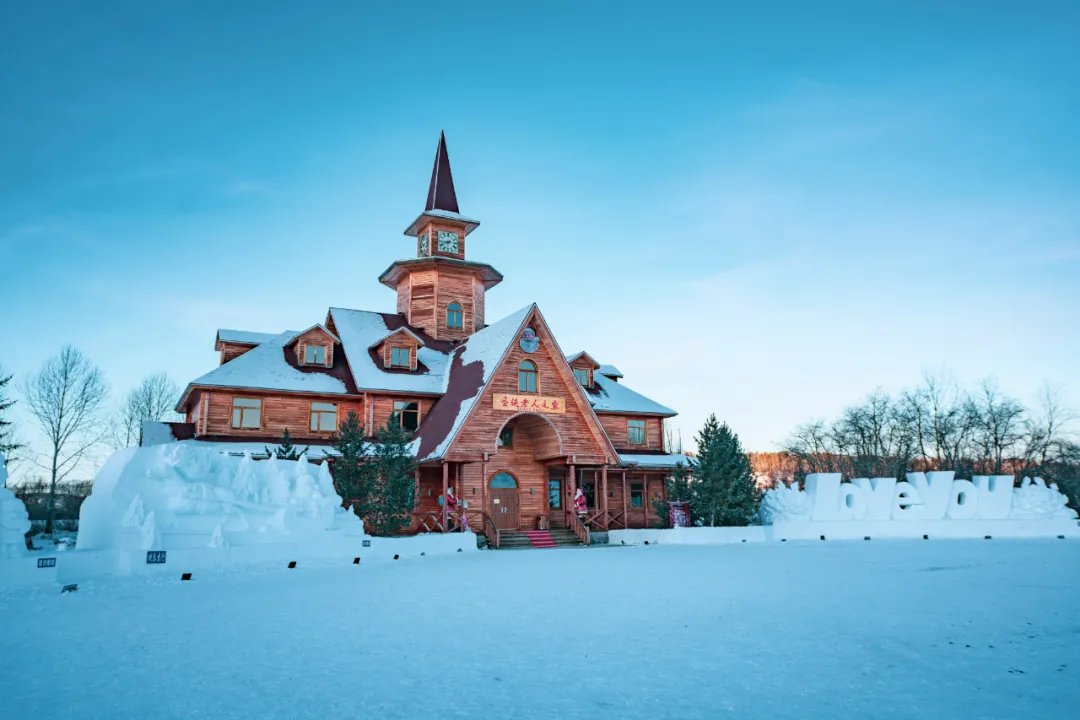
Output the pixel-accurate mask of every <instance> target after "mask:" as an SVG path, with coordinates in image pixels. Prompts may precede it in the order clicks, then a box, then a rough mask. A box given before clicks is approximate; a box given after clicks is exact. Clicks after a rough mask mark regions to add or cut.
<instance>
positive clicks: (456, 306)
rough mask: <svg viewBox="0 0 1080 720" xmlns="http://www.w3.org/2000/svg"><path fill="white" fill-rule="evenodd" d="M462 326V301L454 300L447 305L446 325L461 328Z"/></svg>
mask: <svg viewBox="0 0 1080 720" xmlns="http://www.w3.org/2000/svg"><path fill="white" fill-rule="evenodd" d="M461 326H462V314H461V303H456V302H452V303H450V304H449V305H447V306H446V327H448V328H460V327H461Z"/></svg>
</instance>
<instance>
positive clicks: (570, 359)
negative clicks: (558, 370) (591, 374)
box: [566, 350, 600, 368]
mask: <svg viewBox="0 0 1080 720" xmlns="http://www.w3.org/2000/svg"><path fill="white" fill-rule="evenodd" d="M579 358H585V359H586V360H588V361H589V362H590V363H591V364H592V366H593V367H594V368H598V367H600V363H598V362H596V360H594V359H593V356H592V355H590V354H589V353H587V352H585V351H584V350H582V351H581V352H579V353H577V354H576V355H568V356H567V357H566V362H568V363H573V362H574V361H575V360H577V359H579Z"/></svg>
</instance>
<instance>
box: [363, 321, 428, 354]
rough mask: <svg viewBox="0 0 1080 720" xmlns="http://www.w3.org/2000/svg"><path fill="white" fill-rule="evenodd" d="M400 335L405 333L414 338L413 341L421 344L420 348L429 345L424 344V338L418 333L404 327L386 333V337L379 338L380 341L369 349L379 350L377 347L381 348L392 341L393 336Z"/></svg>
mask: <svg viewBox="0 0 1080 720" xmlns="http://www.w3.org/2000/svg"><path fill="white" fill-rule="evenodd" d="M398 333H405V334H406V335H408V336H409V337H411V338H412V339H413V340H415V341H416V342H418V343H420V346H421V347H423V346H424V345H426V344H427V343H425V342H424V338H422V337H420V336H419V335H417V334H416V333H414V332H413V331H412V330H410V329H409V328H407V327H405V326H402V327H399V328H397V329H396V330H391V331H390V332H388V333H386V334H385V335H383V336H382V337H381V338H379V339H378V340H376V341H375V342H373V343H371V345H369V346H368V349H369V350H370V349H371V348H377V347H379V346H380V345H382V344H383V343H384V342H386V341H387V340H389V339H390V338H392V337H393V336H395V335H397V334H398Z"/></svg>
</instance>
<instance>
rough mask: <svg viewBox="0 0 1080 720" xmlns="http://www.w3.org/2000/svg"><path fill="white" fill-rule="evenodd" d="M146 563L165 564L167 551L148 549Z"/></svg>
mask: <svg viewBox="0 0 1080 720" xmlns="http://www.w3.org/2000/svg"><path fill="white" fill-rule="evenodd" d="M146 564H147V565H164V564H165V551H164V550H147V551H146Z"/></svg>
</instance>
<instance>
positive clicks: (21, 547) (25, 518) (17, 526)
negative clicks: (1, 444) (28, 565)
mask: <svg viewBox="0 0 1080 720" xmlns="http://www.w3.org/2000/svg"><path fill="white" fill-rule="evenodd" d="M6 482H7V470H6V469H5V468H4V454H3V453H0V558H13V557H23V556H24V555H26V554H27V551H26V533H28V532H29V531H30V516H29V515H28V514H27V513H26V506H25V505H23V501H22V500H20V499H19V498H17V497H15V493H13V492H11V491H10V490H8V489H7V488H6V487H3V485H4V483H6Z"/></svg>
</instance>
